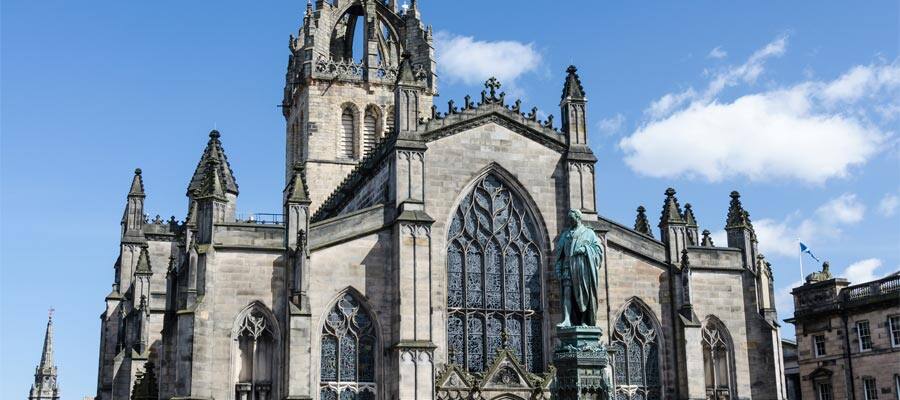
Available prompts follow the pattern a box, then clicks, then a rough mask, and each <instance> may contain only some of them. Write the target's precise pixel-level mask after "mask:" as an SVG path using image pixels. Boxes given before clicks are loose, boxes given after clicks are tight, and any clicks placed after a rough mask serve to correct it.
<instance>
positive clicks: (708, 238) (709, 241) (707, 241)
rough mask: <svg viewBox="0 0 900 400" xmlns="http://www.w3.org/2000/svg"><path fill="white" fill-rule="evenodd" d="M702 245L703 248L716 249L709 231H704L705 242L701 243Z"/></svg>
mask: <svg viewBox="0 0 900 400" xmlns="http://www.w3.org/2000/svg"><path fill="white" fill-rule="evenodd" d="M700 245H701V246H703V247H715V244H713V240H712V237H711V236H710V233H709V229H704V230H703V240H702V241H701V242H700Z"/></svg>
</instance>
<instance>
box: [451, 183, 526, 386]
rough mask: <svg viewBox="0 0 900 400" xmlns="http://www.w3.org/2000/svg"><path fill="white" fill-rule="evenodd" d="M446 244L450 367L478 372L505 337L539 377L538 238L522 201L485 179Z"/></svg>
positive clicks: (464, 203)
mask: <svg viewBox="0 0 900 400" xmlns="http://www.w3.org/2000/svg"><path fill="white" fill-rule="evenodd" d="M448 238H449V239H448V249H447V278H448V285H449V288H448V293H447V306H448V311H449V316H448V321H447V338H448V348H449V349H450V354H449V356H450V362H452V363H454V364H457V365H460V366H464V367H465V368H466V369H467V370H469V371H471V372H480V371H484V370H485V368H487V367H488V366H490V365H491V363H492V361H493V359H494V357H495V355H496V353H497V351H498V350H500V349H501V347H502V346H503V341H504V339H503V338H504V336H505V337H506V345H507V347H508V348H509V349H510V350H511V351H512V352H513V353H514V354H515V355H516V356H517V357H518V358H519V360H522V361H523V363H524V364H525V366H526V368H527V369H528V370H529V371H532V372H540V371H541V370H543V367H544V362H543V336H542V327H543V322H542V298H541V296H542V292H541V291H542V284H541V264H542V262H541V260H542V256H541V247H540V245H539V243H540V237H539V236H538V227H537V224H536V223H535V219H534V217H533V216H532V214H531V213H530V212H529V211H528V210H527V209H526V207H525V204H524V202H523V201H522V199H521V198H519V197H518V196H517V195H516V194H515V193H514V192H513V191H512V190H510V189H509V188H508V187H507V185H506V184H505V183H504V182H503V181H502V180H501V179H500V178H498V177H497V176H495V175H493V174H488V175H487V176H485V177H484V178H481V179H480V180H479V181H478V182H477V183H476V184H475V187H474V188H473V189H472V191H471V192H470V193H469V194H467V195H466V196H465V197H464V198H463V199H462V202H461V204H460V205H459V208H458V209H457V210H456V213H455V214H454V216H453V219H452V221H451V223H450V230H449V234H448ZM504 333H505V335H504Z"/></svg>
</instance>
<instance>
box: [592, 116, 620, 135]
mask: <svg viewBox="0 0 900 400" xmlns="http://www.w3.org/2000/svg"><path fill="white" fill-rule="evenodd" d="M624 124H625V116H624V115H622V114H621V113H618V114H616V115H613V116H612V117H609V118H604V119H601V120H600V122H598V123H597V129H598V130H600V133H602V134H604V135H607V136H608V135H612V134H615V133H618V132H619V130H620V129H622V125H624Z"/></svg>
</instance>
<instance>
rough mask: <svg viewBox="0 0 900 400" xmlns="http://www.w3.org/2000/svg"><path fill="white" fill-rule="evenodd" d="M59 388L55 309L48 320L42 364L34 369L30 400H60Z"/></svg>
mask: <svg viewBox="0 0 900 400" xmlns="http://www.w3.org/2000/svg"><path fill="white" fill-rule="evenodd" d="M58 399H59V387H58V386H57V380H56V365H55V364H54V363H53V309H50V316H49V317H48V318H47V331H46V332H45V333H44V348H43V352H42V353H41V363H40V364H38V366H37V367H36V368H35V369H34V384H32V385H31V392H30V393H29V394H28V400H58Z"/></svg>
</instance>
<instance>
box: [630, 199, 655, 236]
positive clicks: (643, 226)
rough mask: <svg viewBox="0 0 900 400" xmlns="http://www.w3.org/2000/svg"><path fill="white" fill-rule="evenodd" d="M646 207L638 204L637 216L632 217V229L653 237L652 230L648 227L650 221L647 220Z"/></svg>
mask: <svg viewBox="0 0 900 400" xmlns="http://www.w3.org/2000/svg"><path fill="white" fill-rule="evenodd" d="M646 211H647V209H646V208H644V206H638V208H637V217H635V218H634V230H635V231H637V232H639V233H642V234H644V235H647V236H650V237H653V230H652V229H650V222H649V221H647V214H646Z"/></svg>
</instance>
